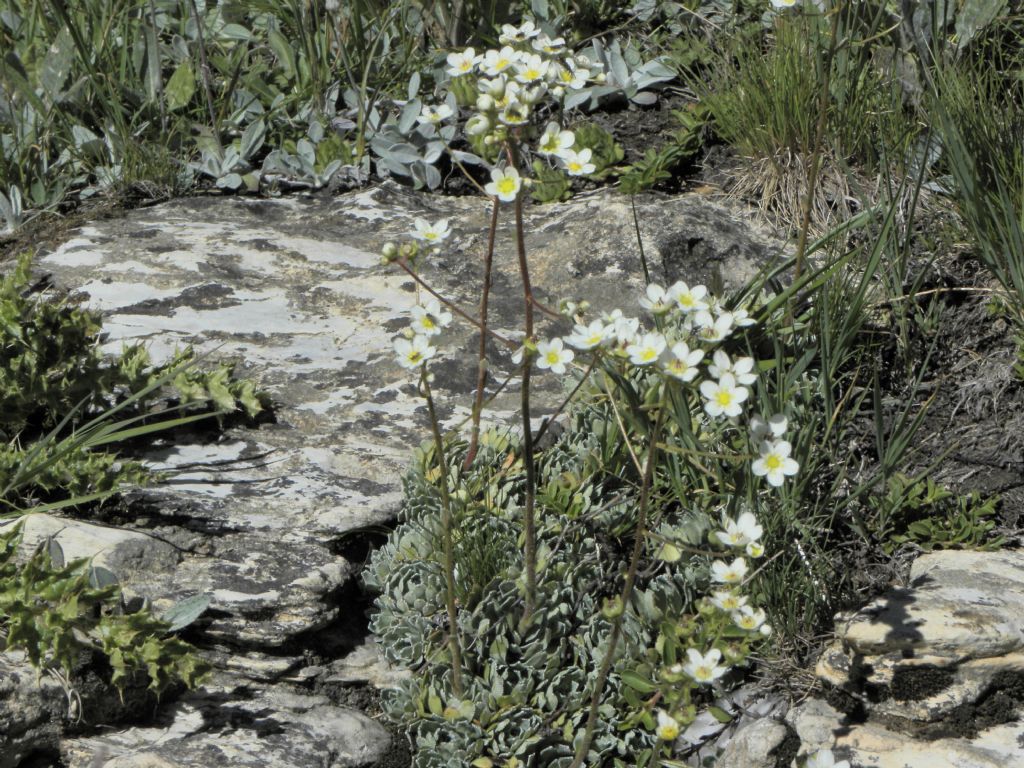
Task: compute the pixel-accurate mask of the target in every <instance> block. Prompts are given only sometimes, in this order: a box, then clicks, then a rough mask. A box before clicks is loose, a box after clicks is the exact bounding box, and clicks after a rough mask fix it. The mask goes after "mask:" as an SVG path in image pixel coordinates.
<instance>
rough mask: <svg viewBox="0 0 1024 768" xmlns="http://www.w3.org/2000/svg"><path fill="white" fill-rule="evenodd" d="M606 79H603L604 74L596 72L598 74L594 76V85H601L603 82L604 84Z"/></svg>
mask: <svg viewBox="0 0 1024 768" xmlns="http://www.w3.org/2000/svg"><path fill="white" fill-rule="evenodd" d="M607 79H608V78H607V77H605V74H604V72H598V73H597V74H596V75H594V82H595V83H598V84H601V83H603V82H604V81H605V80H607Z"/></svg>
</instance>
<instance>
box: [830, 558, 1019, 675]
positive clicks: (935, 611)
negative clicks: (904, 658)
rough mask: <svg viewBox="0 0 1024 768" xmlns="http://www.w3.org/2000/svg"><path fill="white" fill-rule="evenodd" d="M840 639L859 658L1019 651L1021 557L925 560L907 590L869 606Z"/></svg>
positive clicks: (970, 655)
mask: <svg viewBox="0 0 1024 768" xmlns="http://www.w3.org/2000/svg"><path fill="white" fill-rule="evenodd" d="M837 634H838V635H839V638H840V639H841V640H842V641H843V642H844V643H845V644H846V645H847V646H848V647H849V648H850V651H851V652H852V653H854V654H860V655H862V656H877V655H881V654H885V653H889V652H898V653H903V654H907V653H910V652H912V653H913V654H914V655H928V656H941V657H945V658H949V659H955V660H958V661H962V660H967V659H977V658H984V657H988V656H999V655H1003V654H1007V653H1012V652H1014V651H1017V650H1021V649H1024V552H1021V551H1016V550H1002V551H999V552H971V551H968V550H948V551H943V552H933V553H931V554H927V555H922V556H921V557H919V558H918V559H917V560H915V561H914V564H913V566H912V567H911V571H910V585H909V586H908V587H907V588H904V589H897V590H893V591H892V592H890V593H889V594H887V595H885V596H883V597H881V598H879V599H878V600H875V601H873V602H872V603H871V604H869V605H868V606H866V607H865V608H863V609H861V610H860V611H858V612H857V613H856V614H855V615H854V616H853V617H852V618H851V619H850V620H848V621H845V622H842V623H841V624H840V625H839V626H838V627H837Z"/></svg>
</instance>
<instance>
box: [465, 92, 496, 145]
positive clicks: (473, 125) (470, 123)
mask: <svg viewBox="0 0 1024 768" xmlns="http://www.w3.org/2000/svg"><path fill="white" fill-rule="evenodd" d="M480 98H481V99H483V98H490V96H487V97H484V96H481V97H480ZM485 111H486V110H485ZM489 130H491V121H490V120H489V119H488V117H487V115H479V114H478V115H473V116H472V117H471V118H469V120H467V121H466V133H467V134H469V135H470V136H480V135H481V134H484V133H487V132H488V131H489Z"/></svg>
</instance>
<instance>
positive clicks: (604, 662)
mask: <svg viewBox="0 0 1024 768" xmlns="http://www.w3.org/2000/svg"><path fill="white" fill-rule="evenodd" d="M662 386H664V385H662ZM666 410H667V409H666V408H665V390H664V389H663V390H662V394H661V398H660V402H659V404H658V415H657V417H656V418H655V422H654V429H653V430H652V431H651V434H650V437H649V441H650V444H649V445H648V446H647V460H646V462H645V464H644V475H643V484H642V485H641V487H640V509H639V511H638V512H637V521H636V536H635V538H634V539H633V552H632V554H631V556H630V558H629V568H628V570H627V571H626V581H625V583H624V584H623V585H622V593H621V594H620V595H619V604H620V605H621V607H622V610H621V612H620V613H619V614H618V615H617V616H616V617H615V618H614V619H613V620H612V631H611V635H610V636H609V638H608V650H606V651H605V653H604V658H603V659H601V666H600V668H599V669H598V673H597V680H595V681H594V690H593V692H592V693H591V695H590V711H589V712H588V713H587V724H586V727H585V729H584V731H583V740H582V741H581V742H580V745H579V747H578V748H577V749H576V755H575V757H573V760H572V763H570V764H569V768H581V766H582V765H583V761H584V759H586V756H587V752H588V751H589V750H590V744H591V743H592V742H593V740H594V729H595V728H596V727H597V710H598V707H599V706H600V703H601V693H602V692H603V691H604V686H605V683H606V682H608V674H609V673H610V672H611V668H612V662H613V661H614V660H615V649H616V647H617V646H618V644H619V637H621V635H622V618H623V616H625V615H626V611H627V610H629V600H630V598H631V597H632V596H633V587H634V586H635V585H636V577H637V571H638V570H639V569H640V557H641V555H642V554H643V551H644V542H645V541H646V539H647V513H648V510H649V507H650V503H651V486H652V485H653V482H654V460H655V458H656V457H657V451H658V434H659V433H660V432H661V428H662V425H663V424H664V422H665V411H666ZM623 439H624V440H626V441H627V442H628V441H629V437H628V436H627V435H626V434H625V432H623Z"/></svg>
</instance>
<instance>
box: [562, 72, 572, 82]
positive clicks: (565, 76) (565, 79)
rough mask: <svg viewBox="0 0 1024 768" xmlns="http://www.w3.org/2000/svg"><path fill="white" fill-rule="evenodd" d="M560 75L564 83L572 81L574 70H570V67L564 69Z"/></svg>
mask: <svg viewBox="0 0 1024 768" xmlns="http://www.w3.org/2000/svg"><path fill="white" fill-rule="evenodd" d="M559 77H561V79H562V82H563V83H571V82H572V72H570V71H569V70H568V69H563V70H562V71H561V73H560V74H559Z"/></svg>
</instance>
